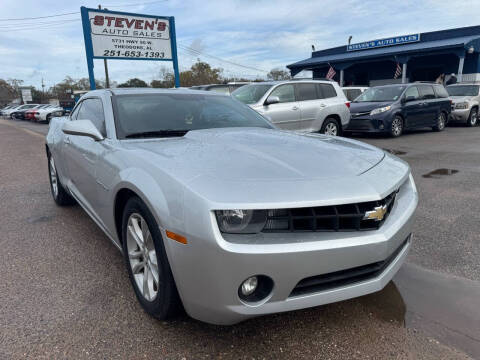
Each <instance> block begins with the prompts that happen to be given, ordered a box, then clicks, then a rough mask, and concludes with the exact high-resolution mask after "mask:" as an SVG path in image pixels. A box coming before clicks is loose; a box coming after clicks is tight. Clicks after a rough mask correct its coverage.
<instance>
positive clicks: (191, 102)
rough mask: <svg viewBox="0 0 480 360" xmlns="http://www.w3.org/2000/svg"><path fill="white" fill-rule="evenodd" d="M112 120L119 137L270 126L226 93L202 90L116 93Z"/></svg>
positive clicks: (155, 135)
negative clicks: (198, 92) (189, 92)
mask: <svg viewBox="0 0 480 360" xmlns="http://www.w3.org/2000/svg"><path fill="white" fill-rule="evenodd" d="M114 102H115V124H116V129H117V136H118V138H120V139H123V138H133V137H164V136H182V135H184V134H185V133H186V132H188V131H190V130H200V129H212V128H226V127H262V128H273V126H272V125H271V124H270V123H269V122H268V121H267V120H266V119H265V118H264V117H262V116H261V115H260V114H258V113H257V112H256V111H254V110H252V109H250V108H249V107H248V106H245V105H244V104H242V103H240V102H238V101H236V100H235V99H232V98H231V97H230V96H222V95H204V94H198V95H197V94H173V93H167V94H140V95H117V96H115V97H114Z"/></svg>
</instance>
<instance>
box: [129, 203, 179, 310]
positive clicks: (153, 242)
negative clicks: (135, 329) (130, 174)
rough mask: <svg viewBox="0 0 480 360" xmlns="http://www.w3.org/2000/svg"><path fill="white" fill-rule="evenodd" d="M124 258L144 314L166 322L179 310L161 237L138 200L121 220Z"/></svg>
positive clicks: (143, 205) (130, 205)
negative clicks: (166, 319)
mask: <svg viewBox="0 0 480 360" xmlns="http://www.w3.org/2000/svg"><path fill="white" fill-rule="evenodd" d="M122 239H123V243H122V246H123V254H124V258H125V263H126V266H127V270H128V275H129V277H130V281H131V283H132V285H133V289H134V291H135V295H136V296H137V299H138V301H139V302H140V304H141V305H142V307H143V308H144V310H145V311H146V312H147V313H148V314H150V315H152V316H154V317H156V318H158V319H165V318H168V317H171V316H173V315H175V314H176V313H177V310H178V309H179V308H180V306H181V302H180V299H179V297H178V293H177V288H176V286H175V281H174V279H173V275H172V272H171V270H170V264H169V262H168V259H167V254H166V252H165V247H164V245H163V241H162V235H161V233H160V230H159V227H158V225H157V222H156V221H155V218H154V217H153V215H152V214H151V212H150V210H149V209H148V208H147V206H146V205H145V204H144V203H143V201H142V200H140V198H138V197H132V198H130V199H129V200H128V201H127V204H126V205H125V210H124V212H123V220H122Z"/></svg>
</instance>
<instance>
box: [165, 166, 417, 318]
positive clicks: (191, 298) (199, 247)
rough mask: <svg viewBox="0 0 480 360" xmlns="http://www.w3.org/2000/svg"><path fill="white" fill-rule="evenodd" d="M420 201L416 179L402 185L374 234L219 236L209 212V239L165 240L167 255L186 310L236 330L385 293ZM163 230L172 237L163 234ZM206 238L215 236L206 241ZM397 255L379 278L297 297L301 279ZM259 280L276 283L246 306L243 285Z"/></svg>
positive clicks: (203, 236) (407, 244)
mask: <svg viewBox="0 0 480 360" xmlns="http://www.w3.org/2000/svg"><path fill="white" fill-rule="evenodd" d="M373 175H374V176H378V174H373ZM417 202H418V195H417V192H416V189H415V185H414V183H413V178H412V177H411V176H410V178H408V177H407V179H406V181H405V182H404V183H403V185H402V186H401V187H400V191H399V192H398V194H397V198H396V202H395V205H394V207H393V208H392V211H391V213H390V215H389V217H388V218H387V220H386V221H385V222H384V224H383V225H382V226H381V227H380V229H379V230H374V231H353V232H330V233H326V232H319V233H314V232H310V233H269V234H265V233H261V234H258V235H237V236H235V235H232V236H226V235H225V234H221V233H220V231H219V230H218V226H217V224H216V219H215V217H214V215H213V213H211V214H210V217H209V221H210V223H211V229H210V231H212V232H211V233H210V235H208V234H207V232H208V230H205V233H202V232H201V231H200V233H188V234H186V236H187V238H188V245H183V244H179V243H176V242H173V241H167V244H168V245H167V247H168V250H167V253H168V257H169V260H170V264H171V266H172V272H173V274H174V277H175V281H176V284H177V288H178V291H179V294H180V297H181V299H182V301H183V305H184V307H185V310H186V311H187V313H188V314H189V315H190V316H191V317H193V318H196V319H198V320H201V321H205V322H208V323H213V324H222V325H230V324H235V323H237V322H240V321H243V320H246V319H248V318H251V317H255V316H260V315H265V314H271V313H277V312H285V311H291V310H297V309H302V308H307V307H313V306H318V305H322V304H328V303H332V302H337V301H341V300H345V299H349V298H354V297H357V296H362V295H366V294H369V293H372V292H375V291H379V290H381V289H382V288H383V287H384V286H385V285H386V284H387V283H388V282H389V281H390V280H391V279H392V277H393V276H394V275H395V273H396V272H397V271H398V269H399V268H400V266H401V265H402V263H403V262H404V261H405V258H406V256H407V254H408V251H409V248H410V236H411V232H412V224H413V216H414V212H415V209H416V206H417ZM194 205H195V204H192V206H194ZM189 220H190V221H191V222H195V221H199V220H196V219H194V218H192V219H189ZM161 230H162V234H163V236H164V238H165V239H166V237H165V229H161ZM207 236H211V237H213V238H210V239H208V240H207V239H206V237H207ZM406 240H407V241H406ZM396 250H398V252H397V255H396V256H394V258H393V259H392V260H391V261H390V262H389V264H388V265H387V266H386V267H385V268H384V269H383V271H382V272H381V273H380V274H378V275H376V276H375V277H372V278H369V279H365V280H362V281H358V282H355V283H351V284H348V285H345V286H339V287H335V288H330V289H328V290H325V291H314V292H312V293H308V294H302V295H299V296H292V295H291V294H292V290H293V289H294V288H295V287H296V285H297V284H298V283H299V282H300V281H301V280H302V279H305V278H308V277H312V276H317V275H321V274H329V273H332V272H337V271H340V270H347V269H352V268H356V267H359V266H363V265H367V264H372V263H376V262H379V261H383V260H385V259H387V258H389V257H390V256H391V255H392V254H394V252H395V251H396ZM253 275H266V276H268V277H270V278H271V279H272V280H273V282H274V286H273V290H272V292H271V293H270V295H269V296H267V297H266V298H265V299H264V300H262V301H259V302H258V303H254V304H248V303H245V302H243V301H242V300H240V298H239V296H238V287H239V286H240V284H241V283H242V282H243V281H244V280H245V279H247V278H248V277H250V276H253Z"/></svg>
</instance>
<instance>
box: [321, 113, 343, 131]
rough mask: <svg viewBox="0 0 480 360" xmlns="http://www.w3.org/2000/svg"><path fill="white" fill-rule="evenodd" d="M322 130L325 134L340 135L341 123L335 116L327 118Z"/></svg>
mask: <svg viewBox="0 0 480 360" xmlns="http://www.w3.org/2000/svg"><path fill="white" fill-rule="evenodd" d="M320 132H321V133H322V134H325V135H330V136H337V135H340V125H339V124H338V121H337V120H336V119H334V118H330V117H329V118H326V119H325V121H324V122H323V124H322V128H321V129H320Z"/></svg>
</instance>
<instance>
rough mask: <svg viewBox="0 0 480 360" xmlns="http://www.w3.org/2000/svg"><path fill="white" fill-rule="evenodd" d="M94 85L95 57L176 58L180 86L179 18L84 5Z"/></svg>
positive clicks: (176, 74) (86, 45)
mask: <svg viewBox="0 0 480 360" xmlns="http://www.w3.org/2000/svg"><path fill="white" fill-rule="evenodd" d="M80 10H81V14H82V23H83V35H84V39H85V51H86V54H87V64H88V72H89V77H90V88H91V89H94V88H95V80H94V76H93V59H120V60H160V61H172V62H173V69H174V73H175V86H177V87H178V86H179V80H178V79H179V76H178V60H177V47H176V41H175V19H174V18H173V17H165V16H152V15H140V14H132V13H124V12H118V11H110V10H98V9H88V8H85V7H83V6H82V7H81V9H80Z"/></svg>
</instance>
